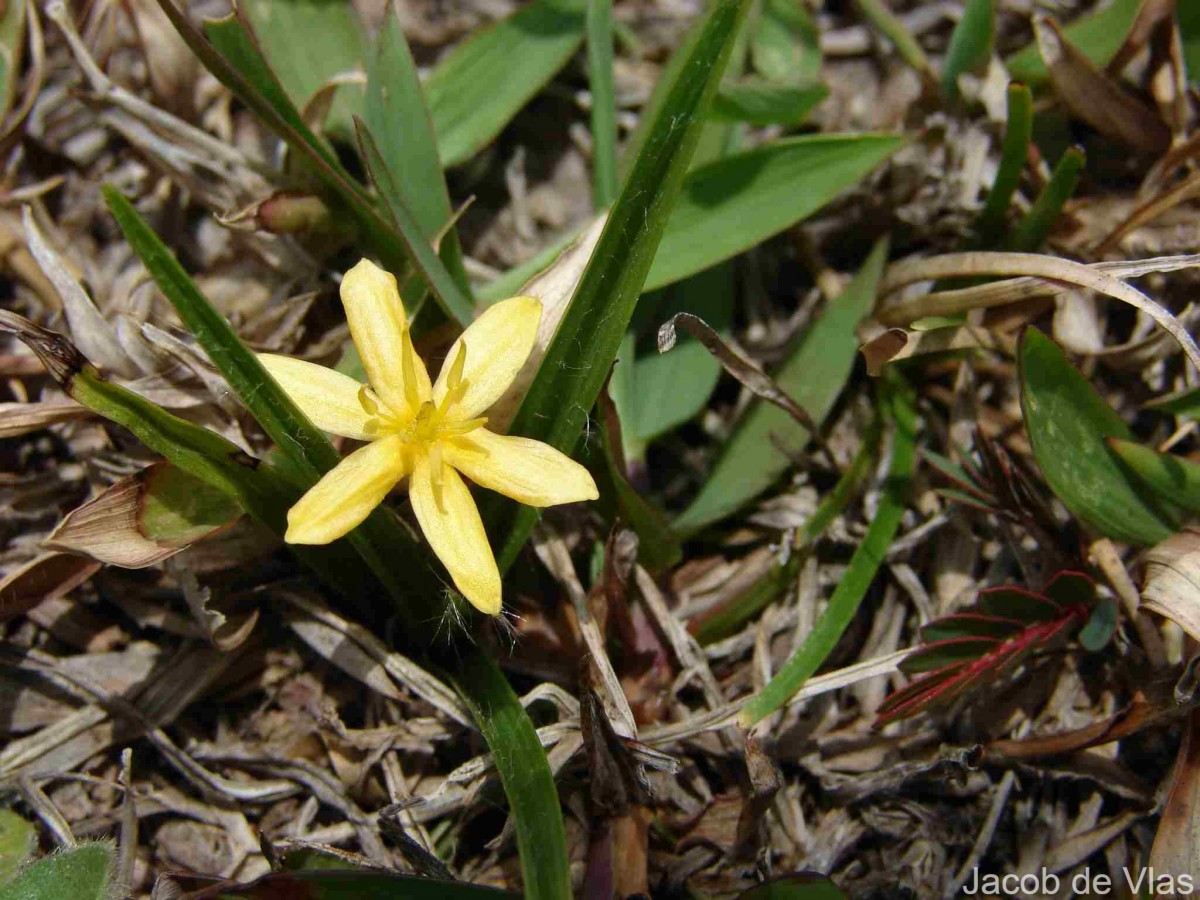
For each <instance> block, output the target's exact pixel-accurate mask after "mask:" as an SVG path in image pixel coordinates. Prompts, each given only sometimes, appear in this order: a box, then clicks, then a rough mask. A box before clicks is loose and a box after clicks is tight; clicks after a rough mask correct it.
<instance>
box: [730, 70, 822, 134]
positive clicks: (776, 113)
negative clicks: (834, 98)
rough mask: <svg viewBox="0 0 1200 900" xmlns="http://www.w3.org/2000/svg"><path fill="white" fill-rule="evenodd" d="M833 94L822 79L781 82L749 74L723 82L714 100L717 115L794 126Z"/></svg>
mask: <svg viewBox="0 0 1200 900" xmlns="http://www.w3.org/2000/svg"><path fill="white" fill-rule="evenodd" d="M828 96H829V88H828V87H826V86H825V85H824V84H823V83H822V82H820V81H809V82H801V83H797V84H777V83H775V82H771V81H763V80H760V79H753V78H746V79H743V80H741V81H738V82H735V83H733V84H725V85H722V86H721V90H720V91H719V92H718V93H717V98H716V100H714V101H713V117H714V118H717V119H722V120H724V121H727V122H748V123H749V124H751V125H757V126H760V127H765V126H767V125H783V126H784V127H788V128H791V127H794V126H796V125H799V124H801V123H802V122H803V121H804V120H805V119H807V118H808V114H809V113H810V112H812V110H813V108H814V107H815V106H816V105H817V104H818V103H820V102H821V101H822V100H824V99H825V98H826V97H828Z"/></svg>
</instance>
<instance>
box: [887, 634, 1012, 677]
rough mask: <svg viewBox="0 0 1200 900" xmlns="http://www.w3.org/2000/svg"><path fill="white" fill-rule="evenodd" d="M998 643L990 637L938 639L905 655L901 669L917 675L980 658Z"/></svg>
mask: <svg viewBox="0 0 1200 900" xmlns="http://www.w3.org/2000/svg"><path fill="white" fill-rule="evenodd" d="M997 643H998V642H997V641H996V639H995V638H989V637H954V638H947V639H946V640H944V641H936V642H935V643H932V644H927V645H926V646H924V647H921V648H920V649H919V650H916V651H914V652H913V653H910V654H909V655H908V656H907V657H905V659H904V661H903V662H902V663H900V670H901V671H902V672H904V673H906V674H908V675H915V674H917V673H918V672H932V671H935V670H937V669H942V668H944V667H946V666H951V665H957V664H959V663H964V662H970V661H972V660H975V659H978V658H979V657H980V654H984V653H989V652H991V651H992V649H993V648H995V646H996V645H997Z"/></svg>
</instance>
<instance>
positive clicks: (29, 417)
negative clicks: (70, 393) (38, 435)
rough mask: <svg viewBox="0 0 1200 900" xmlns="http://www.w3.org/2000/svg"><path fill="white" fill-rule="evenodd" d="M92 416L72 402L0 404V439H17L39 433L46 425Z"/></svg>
mask: <svg viewBox="0 0 1200 900" xmlns="http://www.w3.org/2000/svg"><path fill="white" fill-rule="evenodd" d="M91 415H93V413H92V411H91V410H90V409H88V408H87V407H86V406H81V405H80V404H78V403H76V402H75V401H74V400H46V401H44V402H42V403H0V438H8V437H18V436H20V435H22V434H29V432H31V431H40V430H41V429H43V428H45V427H46V426H47V425H57V424H58V423H59V422H71V421H73V420H75V419H86V418H88V417H89V416H91Z"/></svg>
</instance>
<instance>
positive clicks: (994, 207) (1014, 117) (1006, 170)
mask: <svg viewBox="0 0 1200 900" xmlns="http://www.w3.org/2000/svg"><path fill="white" fill-rule="evenodd" d="M1032 135H1033V94H1032V93H1031V92H1030V90H1029V88H1028V87H1026V86H1025V85H1023V84H1010V85H1009V86H1008V123H1007V125H1006V126H1005V129H1004V143H1003V145H1002V146H1001V148H1000V166H999V167H998V168H997V170H996V178H995V180H994V181H993V182H992V189H991V190H990V191H988V196H987V200H986V201H985V203H984V206H983V212H982V213H981V214H980V216H979V227H978V233H979V245H980V246H982V247H996V246H999V244H1000V241H1001V238H1002V236H1003V235H1004V231H1005V225H1006V220H1007V218H1008V208H1009V206H1011V205H1012V198H1013V194H1015V193H1016V191H1017V186H1018V185H1019V184H1020V183H1021V172H1023V171H1024V170H1025V163H1026V162H1027V161H1028V159H1029V141H1030V138H1031V137H1032Z"/></svg>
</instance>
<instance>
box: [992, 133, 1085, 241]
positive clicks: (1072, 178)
mask: <svg viewBox="0 0 1200 900" xmlns="http://www.w3.org/2000/svg"><path fill="white" fill-rule="evenodd" d="M1086 163H1087V157H1086V156H1084V153H1083V149H1082V148H1080V147H1068V148H1067V150H1066V152H1065V153H1063V155H1062V156H1061V157H1059V160H1058V165H1056V166H1055V167H1054V174H1053V175H1051V176H1050V181H1049V183H1047V185H1046V186H1045V187H1044V188H1043V189H1042V192H1041V193H1040V194H1038V198H1037V200H1035V201H1034V203H1033V206H1032V207H1030V209H1029V212H1027V213H1026V214H1025V217H1024V218H1023V219H1022V220H1021V222H1020V224H1018V225H1017V227H1016V228H1015V229H1013V234H1012V238H1011V240H1010V242H1009V243H1010V245H1011V247H1012V249H1013V250H1016V251H1018V252H1020V253H1032V252H1033V251H1034V250H1037V249H1038V248H1039V247H1041V246H1042V242H1043V241H1045V240H1046V236H1047V235H1048V234H1050V229H1051V228H1053V227H1054V223H1055V222H1057V221H1058V217H1059V216H1060V215H1062V211H1063V207H1064V206H1066V203H1067V201H1068V200H1070V199H1071V195H1072V194H1073V193H1075V186H1076V185H1077V184H1079V176H1080V175H1082V174H1083V167H1084V165H1085V164H1086Z"/></svg>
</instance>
